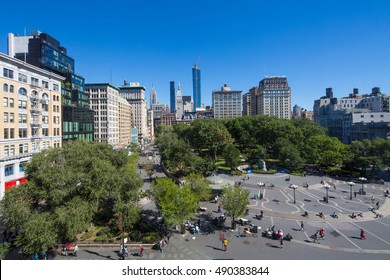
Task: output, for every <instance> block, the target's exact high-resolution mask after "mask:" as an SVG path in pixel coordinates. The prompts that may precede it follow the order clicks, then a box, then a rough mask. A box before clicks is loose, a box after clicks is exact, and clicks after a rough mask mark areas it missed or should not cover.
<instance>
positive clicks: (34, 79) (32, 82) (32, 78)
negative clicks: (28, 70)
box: [31, 77, 39, 86]
mask: <svg viewBox="0 0 390 280" xmlns="http://www.w3.org/2000/svg"><path fill="white" fill-rule="evenodd" d="M31 84H32V85H33V86H39V80H38V79H37V78H34V77H31Z"/></svg>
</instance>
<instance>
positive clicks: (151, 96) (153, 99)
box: [149, 84, 157, 109]
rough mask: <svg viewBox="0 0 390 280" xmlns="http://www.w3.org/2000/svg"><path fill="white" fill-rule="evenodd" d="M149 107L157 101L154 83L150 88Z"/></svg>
mask: <svg viewBox="0 0 390 280" xmlns="http://www.w3.org/2000/svg"><path fill="white" fill-rule="evenodd" d="M149 102H150V109H152V105H153V104H156V103H157V92H156V90H155V89H154V85H153V84H152V89H151V90H150V100H149Z"/></svg>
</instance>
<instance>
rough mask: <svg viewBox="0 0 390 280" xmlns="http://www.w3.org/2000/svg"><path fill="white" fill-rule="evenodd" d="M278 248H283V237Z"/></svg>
mask: <svg viewBox="0 0 390 280" xmlns="http://www.w3.org/2000/svg"><path fill="white" fill-rule="evenodd" d="M279 248H280V249H282V248H283V237H281V238H280V247H279Z"/></svg>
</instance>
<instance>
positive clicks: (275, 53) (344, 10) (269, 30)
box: [0, 0, 390, 109]
mask: <svg viewBox="0 0 390 280" xmlns="http://www.w3.org/2000/svg"><path fill="white" fill-rule="evenodd" d="M314 2H319V3H314ZM3 8H4V7H3ZM6 8H7V9H10V11H6V10H3V13H2V15H1V19H2V22H3V24H2V25H0V52H3V53H6V52H7V34H8V33H9V32H12V33H19V34H23V31H24V28H25V27H26V28H27V33H29V32H30V31H31V30H40V31H42V32H45V33H49V34H50V35H52V36H53V37H55V38H56V39H58V40H59V41H60V42H61V44H62V45H63V46H65V47H66V48H67V49H68V54H69V55H70V56H71V57H73V58H74V59H75V60H76V72H78V73H79V74H81V75H83V76H84V77H85V79H86V82H88V83H94V82H112V84H113V85H116V86H120V85H122V83H123V80H125V79H127V80H129V81H139V82H140V83H141V84H142V85H144V86H145V87H146V88H147V98H148V99H149V91H150V89H151V86H152V82H153V83H154V86H155V88H156V90H157V98H158V101H159V102H160V103H168V104H169V81H171V80H173V81H175V82H176V85H177V83H178V82H180V83H181V86H182V92H183V95H192V76H191V75H192V73H191V68H192V66H193V64H194V62H196V61H199V66H200V68H201V71H202V73H201V75H202V85H201V87H202V103H205V104H206V105H211V92H212V90H213V89H219V88H220V87H221V86H222V85H223V84H225V83H227V84H229V85H230V86H231V87H232V89H237V90H242V91H243V93H245V92H247V91H248V89H249V88H251V87H252V86H256V85H258V83H259V81H260V80H261V79H262V78H263V77H264V76H272V75H283V76H287V78H288V81H289V84H290V86H291V87H292V104H293V105H294V104H298V105H300V106H302V107H304V108H307V109H312V107H313V101H314V100H315V99H318V98H319V97H320V96H323V95H324V94H325V88H326V87H333V91H334V93H335V96H337V97H342V96H346V95H347V94H348V93H350V92H352V89H353V88H354V87H358V88H359V90H360V92H361V93H367V92H370V91H371V88H372V87H374V86H378V87H380V88H381V90H382V92H384V93H390V1H375V0H371V1H359V0H357V1H342V0H338V1H334V0H330V1H306V0H305V1H299V0H296V1H262V0H258V1H256V0H245V1H230V0H214V1H212V0H208V1H204V0H196V1H195V0H192V1H184V0H182V1H179V0H164V1H157V0H156V1H147V0H145V1H140V0H138V1H134V0H127V1H115V0H114V1H101V0H95V1H65V2H63V1H62V2H61V1H52V2H51V3H49V2H47V1H40V0H38V1H24V0H21V1H11V2H9V3H8V4H7V7H6Z"/></svg>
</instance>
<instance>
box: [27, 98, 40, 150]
mask: <svg viewBox="0 0 390 280" xmlns="http://www.w3.org/2000/svg"><path fill="white" fill-rule="evenodd" d="M30 101H31V109H30V113H31V119H30V120H31V121H30V124H31V141H32V145H33V149H32V152H33V153H34V152H39V151H40V147H41V140H42V138H41V136H40V133H39V130H40V128H41V126H42V124H41V121H40V117H41V114H42V109H41V107H40V104H39V103H40V98H39V96H38V93H37V92H35V93H33V94H32V95H31V97H30ZM34 146H35V147H34Z"/></svg>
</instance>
